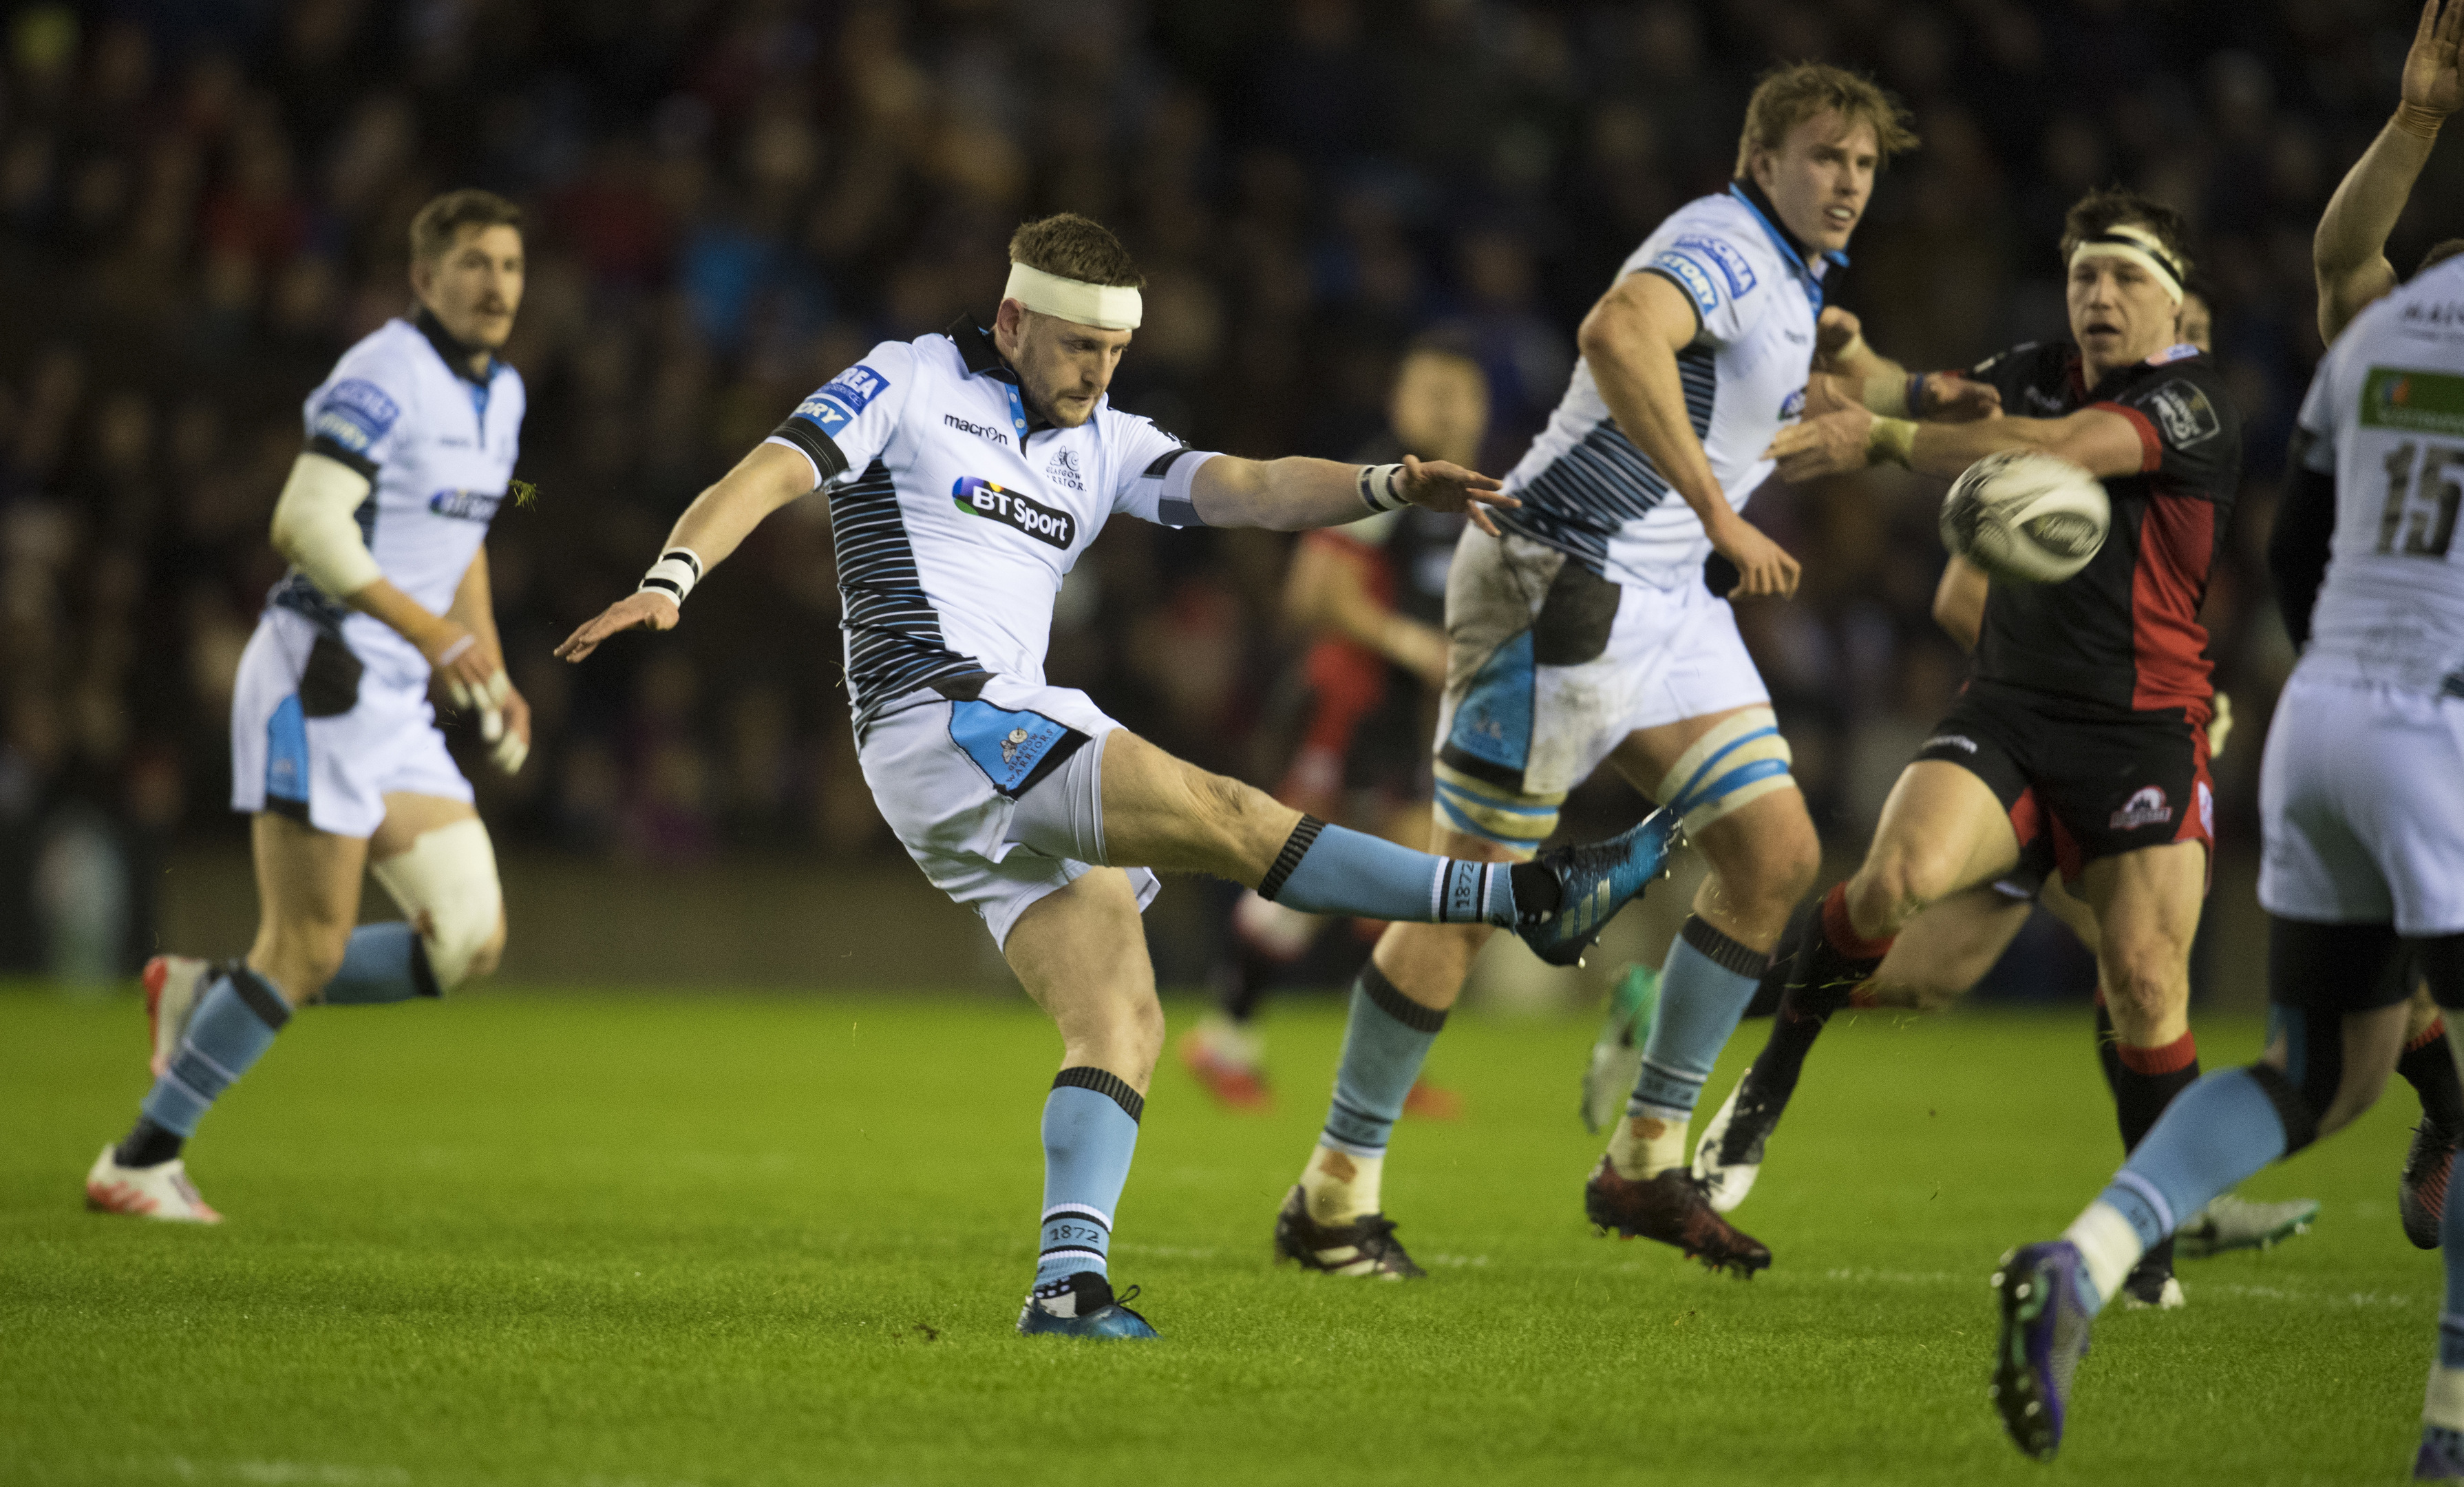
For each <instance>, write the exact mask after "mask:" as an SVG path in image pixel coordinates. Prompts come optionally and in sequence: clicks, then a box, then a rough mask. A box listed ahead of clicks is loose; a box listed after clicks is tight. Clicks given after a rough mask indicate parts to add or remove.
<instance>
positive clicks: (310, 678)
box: [231, 609, 471, 838]
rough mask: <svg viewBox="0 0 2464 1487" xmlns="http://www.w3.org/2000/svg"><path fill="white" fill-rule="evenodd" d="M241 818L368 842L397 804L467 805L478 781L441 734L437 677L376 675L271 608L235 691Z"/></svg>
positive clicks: (301, 620)
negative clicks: (434, 703) (273, 820)
mask: <svg viewBox="0 0 2464 1487" xmlns="http://www.w3.org/2000/svg"><path fill="white" fill-rule="evenodd" d="M394 793H401V794H409V795H435V796H439V797H442V798H444V799H446V800H458V801H461V802H463V803H465V804H468V803H469V802H470V800H471V782H470V781H469V780H466V779H464V778H463V777H462V771H461V769H460V768H459V767H457V766H455V765H454V763H453V756H452V754H451V753H450V752H448V751H447V749H446V747H445V735H443V734H442V733H439V732H437V731H436V710H435V709H434V708H433V707H431V706H430V705H429V700H428V678H427V677H425V676H424V675H423V676H421V677H389V676H386V675H384V674H381V673H377V672H372V671H370V670H369V669H368V668H367V667H366V666H364V665H363V663H362V662H361V660H360V658H359V657H358V656H357V655H353V654H352V652H351V648H350V646H349V645H348V644H346V643H345V642H344V641H343V639H342V637H341V636H340V635H338V634H336V633H333V632H332V631H330V630H327V629H324V628H323V627H321V626H319V624H318V623H317V622H316V621H315V620H313V619H310V618H309V617H308V616H307V615H305V614H301V613H299V612H297V611H296V610H285V609H268V610H266V611H265V612H264V614H263V615H261V616H260V617H259V618H258V619H257V622H256V633H254V634H252V635H250V636H249V639H248V648H247V649H246V650H244V651H242V652H241V653H240V658H239V676H238V677H237V678H236V679H235V681H234V682H233V684H232V688H231V809H232V810H238V811H245V812H247V813H249V814H252V815H253V814H254V813H256V812H258V811H260V810H271V811H274V812H275V813H276V814H278V815H286V816H289V817H290V818H291V819H293V820H295V821H298V822H300V823H302V824H304V825H307V826H312V827H314V828H316V829H317V830H318V831H320V832H330V833H332V834H333V835H336V836H356V837H363V838H364V837H368V836H373V835H374V834H376V830H377V827H378V826H379V825H380V824H382V823H383V822H384V820H385V796H386V795H388V794H394Z"/></svg>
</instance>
